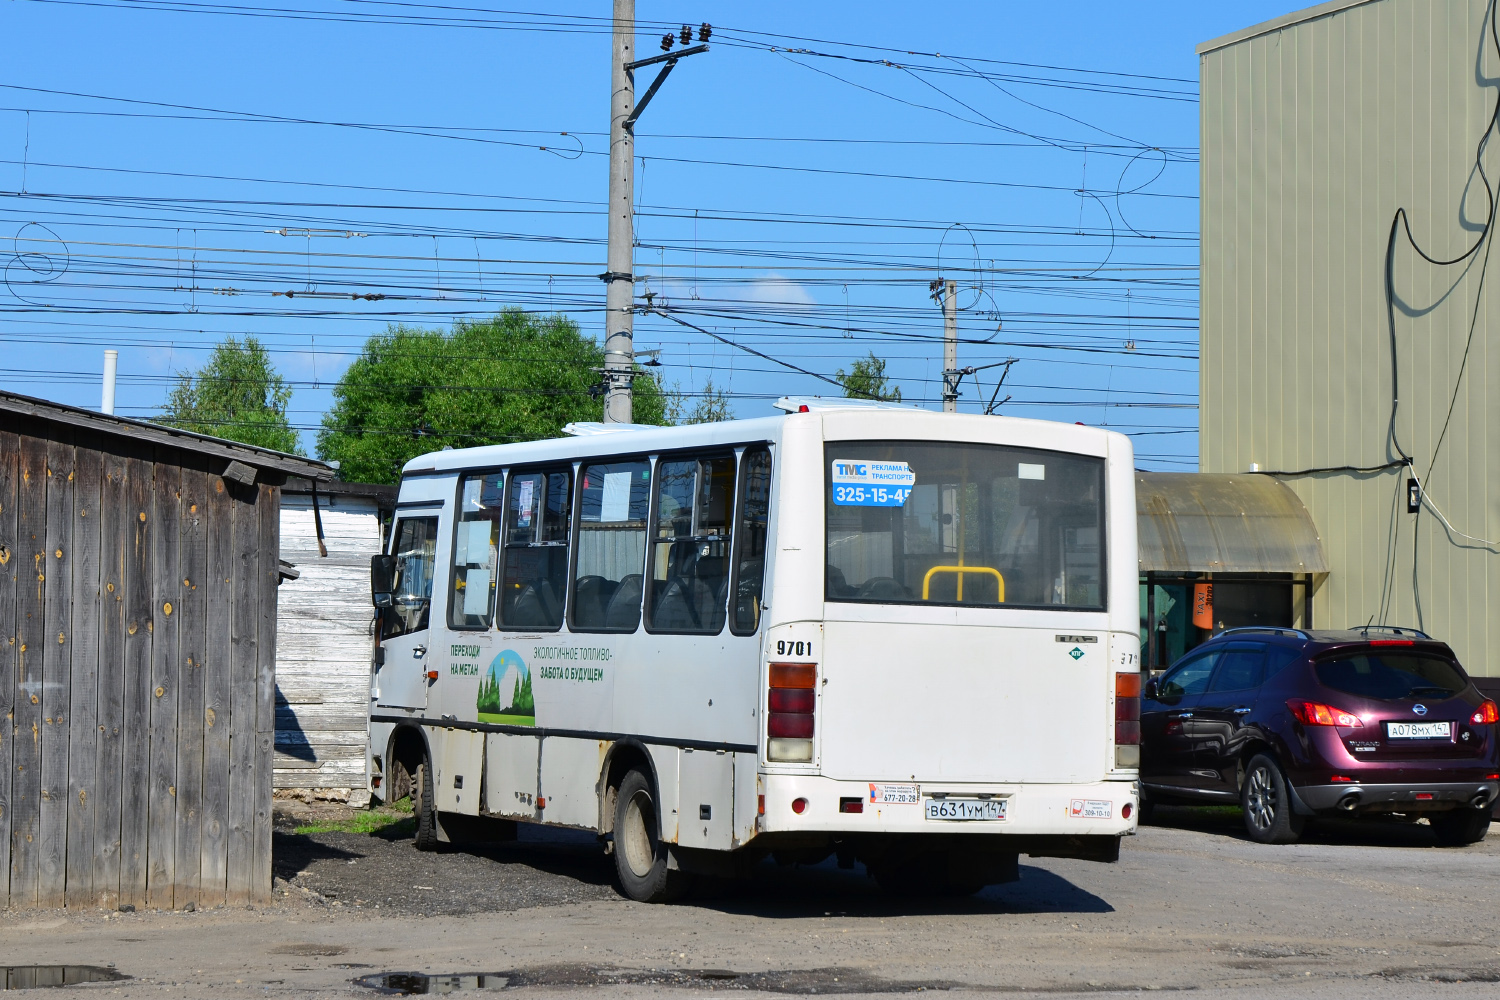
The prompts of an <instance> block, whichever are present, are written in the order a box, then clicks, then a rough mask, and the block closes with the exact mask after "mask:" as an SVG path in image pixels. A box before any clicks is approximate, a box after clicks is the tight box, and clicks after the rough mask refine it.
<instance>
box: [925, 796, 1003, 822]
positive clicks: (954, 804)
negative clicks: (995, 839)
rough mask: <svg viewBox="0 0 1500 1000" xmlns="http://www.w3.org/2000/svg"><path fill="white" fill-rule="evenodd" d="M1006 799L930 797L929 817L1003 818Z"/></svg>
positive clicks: (951, 818) (964, 818)
mask: <svg viewBox="0 0 1500 1000" xmlns="http://www.w3.org/2000/svg"><path fill="white" fill-rule="evenodd" d="M1005 802H1006V800H1005V799H928V800H927V802H926V806H927V818H928V819H950V820H976V819H977V820H1003V819H1005Z"/></svg>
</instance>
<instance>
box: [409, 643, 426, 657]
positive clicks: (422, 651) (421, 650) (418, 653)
mask: <svg viewBox="0 0 1500 1000" xmlns="http://www.w3.org/2000/svg"><path fill="white" fill-rule="evenodd" d="M426 655H427V647H426V646H413V647H412V648H411V658H412V659H413V660H420V659H421V658H422V657H424V656H426Z"/></svg>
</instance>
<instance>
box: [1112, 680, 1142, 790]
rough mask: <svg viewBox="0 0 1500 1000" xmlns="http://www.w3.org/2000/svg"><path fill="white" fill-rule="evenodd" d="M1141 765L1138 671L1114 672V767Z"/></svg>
mask: <svg viewBox="0 0 1500 1000" xmlns="http://www.w3.org/2000/svg"><path fill="white" fill-rule="evenodd" d="M1140 766H1141V675H1140V671H1131V672H1129V673H1117V674H1115V767H1140Z"/></svg>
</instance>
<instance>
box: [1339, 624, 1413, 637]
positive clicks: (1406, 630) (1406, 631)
mask: <svg viewBox="0 0 1500 1000" xmlns="http://www.w3.org/2000/svg"><path fill="white" fill-rule="evenodd" d="M1349 631H1350V632H1389V633H1390V634H1391V635H1414V636H1416V637H1417V638H1418V639H1431V638H1432V636H1430V635H1428V634H1427V633H1426V632H1423V631H1422V630H1421V629H1415V628H1410V627H1409V626H1406V625H1355V626H1353V627H1351V628H1350V629H1349Z"/></svg>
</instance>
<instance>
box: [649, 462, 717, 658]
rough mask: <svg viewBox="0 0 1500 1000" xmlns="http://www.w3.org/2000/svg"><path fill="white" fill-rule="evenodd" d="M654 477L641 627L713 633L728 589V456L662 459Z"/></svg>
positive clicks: (663, 630) (668, 630)
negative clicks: (652, 519) (644, 616)
mask: <svg viewBox="0 0 1500 1000" xmlns="http://www.w3.org/2000/svg"><path fill="white" fill-rule="evenodd" d="M656 479H657V489H656V522H655V525H654V529H653V531H652V552H651V586H650V589H649V590H648V591H647V593H646V607H647V608H648V611H647V620H646V627H647V628H648V629H649V630H651V631H653V632H686V633H697V634H700V635H718V634H719V633H720V632H722V631H723V630H724V618H725V606H726V603H727V598H728V595H729V528H730V518H731V516H732V506H731V505H732V503H733V498H734V458H733V457H731V456H728V455H724V456H721V457H716V458H701V459H700V458H687V459H683V458H672V459H663V460H662V461H660V462H658V463H657V465H656Z"/></svg>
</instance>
